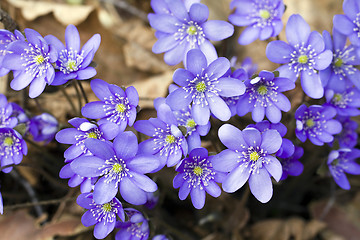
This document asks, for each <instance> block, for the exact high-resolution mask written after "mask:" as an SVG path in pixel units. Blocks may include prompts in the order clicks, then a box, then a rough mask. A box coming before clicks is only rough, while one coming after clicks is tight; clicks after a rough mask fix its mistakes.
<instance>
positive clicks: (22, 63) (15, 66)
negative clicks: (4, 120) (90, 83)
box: [3, 28, 58, 98]
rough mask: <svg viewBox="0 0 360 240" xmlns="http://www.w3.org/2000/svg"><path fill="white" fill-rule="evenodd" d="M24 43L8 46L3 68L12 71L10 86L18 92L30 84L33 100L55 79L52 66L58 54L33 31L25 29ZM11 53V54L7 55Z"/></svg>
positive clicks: (30, 94) (20, 41) (16, 42)
mask: <svg viewBox="0 0 360 240" xmlns="http://www.w3.org/2000/svg"><path fill="white" fill-rule="evenodd" d="M24 31H25V36H26V40H27V42H26V41H23V40H19V41H15V42H12V43H10V44H9V46H8V48H7V50H8V53H7V54H6V55H5V57H4V60H3V67H5V68H7V69H10V70H13V71H14V79H13V80H12V81H11V83H10V86H11V88H12V89H14V90H16V91H18V90H21V89H23V88H25V87H26V86H28V85H29V84H30V89H29V96H30V97H31V98H35V97H37V96H39V95H40V94H41V93H42V92H43V91H44V89H45V86H46V84H51V83H52V81H53V80H54V77H55V70H54V67H53V65H52V63H54V62H55V61H56V60H57V58H58V54H57V51H56V49H55V48H54V47H53V46H52V45H49V44H48V43H47V42H46V41H45V39H44V38H43V37H42V36H41V35H40V34H39V33H38V32H36V31H35V30H32V29H29V28H26V29H25V30H24ZM9 52H11V53H9Z"/></svg>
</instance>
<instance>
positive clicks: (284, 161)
mask: <svg viewBox="0 0 360 240" xmlns="http://www.w3.org/2000/svg"><path fill="white" fill-rule="evenodd" d="M303 154H304V149H303V148H302V147H299V146H295V151H293V154H292V155H291V156H288V157H285V158H281V157H280V158H279V159H280V162H281V165H282V167H283V174H282V176H281V178H280V180H285V179H286V178H287V177H288V176H289V175H290V176H299V175H300V174H301V173H302V172H303V170H304V165H303V164H302V163H301V162H300V161H299V159H300V158H301V157H302V155H303Z"/></svg>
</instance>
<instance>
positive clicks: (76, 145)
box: [55, 118, 118, 192]
mask: <svg viewBox="0 0 360 240" xmlns="http://www.w3.org/2000/svg"><path fill="white" fill-rule="evenodd" d="M69 123H70V124H71V125H72V126H73V127H75V128H66V129H62V130H60V131H59V132H58V133H57V134H56V135H55V139H56V141H58V142H59V143H63V144H71V146H70V147H69V148H68V149H67V150H66V151H65V152H64V157H65V162H66V163H67V164H66V165H65V166H64V167H63V168H62V169H61V170H60V173H59V176H60V178H65V179H66V178H70V179H69V183H68V184H69V186H70V187H76V186H78V185H80V189H81V192H90V191H91V189H92V186H93V184H94V183H95V181H96V178H93V177H89V178H87V177H82V176H80V175H78V174H76V173H75V172H74V171H73V170H72V168H71V166H70V163H71V162H72V161H73V160H74V159H76V158H78V157H80V156H83V155H92V153H91V152H90V151H89V149H88V148H87V147H86V145H85V140H86V139H88V138H94V139H99V140H101V141H106V140H112V139H114V138H115V137H116V135H117V134H118V127H117V126H116V125H115V124H114V123H105V124H101V125H99V126H97V125H96V124H94V123H91V122H89V121H88V120H86V119H83V118H73V119H70V120H69Z"/></svg>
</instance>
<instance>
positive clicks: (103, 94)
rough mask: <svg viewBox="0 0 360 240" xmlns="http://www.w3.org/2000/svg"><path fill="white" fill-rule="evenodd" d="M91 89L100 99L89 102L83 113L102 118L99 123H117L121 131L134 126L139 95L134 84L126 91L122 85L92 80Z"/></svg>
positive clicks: (87, 115) (93, 117)
mask: <svg viewBox="0 0 360 240" xmlns="http://www.w3.org/2000/svg"><path fill="white" fill-rule="evenodd" d="M90 85H91V89H92V90H93V92H94V93H95V95H96V96H97V97H98V98H99V99H100V101H95V102H90V103H87V104H86V105H85V106H84V107H83V108H82V109H81V113H82V115H83V116H85V117H87V118H92V119H97V118H100V120H99V123H100V124H101V123H105V122H112V123H116V124H117V125H118V127H119V131H121V132H122V131H124V130H125V128H126V126H127V125H129V126H132V125H133V123H134V121H135V118H136V107H137V105H138V103H139V95H138V93H137V91H136V89H135V88H134V87H132V86H130V87H128V88H126V90H125V91H124V90H123V89H122V88H121V87H119V86H116V85H114V84H109V83H107V82H105V81H103V80H101V79H95V80H92V81H91V83H90Z"/></svg>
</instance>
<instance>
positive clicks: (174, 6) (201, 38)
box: [148, 0, 234, 65]
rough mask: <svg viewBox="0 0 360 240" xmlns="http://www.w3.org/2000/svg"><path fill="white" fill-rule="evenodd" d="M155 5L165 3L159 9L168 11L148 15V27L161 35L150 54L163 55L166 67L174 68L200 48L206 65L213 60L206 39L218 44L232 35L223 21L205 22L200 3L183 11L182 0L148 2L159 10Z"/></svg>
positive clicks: (205, 12)
mask: <svg viewBox="0 0 360 240" xmlns="http://www.w3.org/2000/svg"><path fill="white" fill-rule="evenodd" d="M159 2H161V3H162V4H164V3H165V5H166V6H163V5H161V8H163V9H166V10H167V11H168V12H167V13H165V12H164V11H161V12H160V11H156V12H155V13H150V14H149V15H148V18H149V22H150V25H151V27H152V28H154V29H155V30H157V31H159V32H161V33H162V34H161V35H160V34H158V37H159V39H158V41H157V42H156V43H155V45H154V46H153V49H152V50H153V52H154V53H163V52H165V55H164V60H165V62H166V63H167V64H169V65H175V64H178V63H180V62H181V61H184V62H185V57H186V54H187V52H188V51H189V50H190V49H200V50H201V51H202V52H203V53H204V54H205V56H206V58H207V60H208V62H212V61H214V60H215V59H216V58H217V53H216V50H215V47H214V46H213V45H212V43H211V42H210V41H209V40H213V41H220V40H223V39H225V38H228V37H230V36H231V35H232V34H233V33H234V27H233V26H232V25H231V24H230V23H228V22H225V21H220V20H209V21H207V19H208V16H209V9H208V7H207V6H206V5H204V4H201V3H194V4H192V5H191V6H190V9H189V10H187V9H186V6H185V4H186V3H184V2H183V1H182V0H164V1H152V6H153V8H154V5H155V8H157V9H158V8H160V6H158V4H159Z"/></svg>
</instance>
